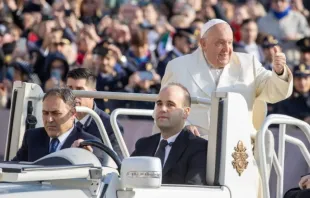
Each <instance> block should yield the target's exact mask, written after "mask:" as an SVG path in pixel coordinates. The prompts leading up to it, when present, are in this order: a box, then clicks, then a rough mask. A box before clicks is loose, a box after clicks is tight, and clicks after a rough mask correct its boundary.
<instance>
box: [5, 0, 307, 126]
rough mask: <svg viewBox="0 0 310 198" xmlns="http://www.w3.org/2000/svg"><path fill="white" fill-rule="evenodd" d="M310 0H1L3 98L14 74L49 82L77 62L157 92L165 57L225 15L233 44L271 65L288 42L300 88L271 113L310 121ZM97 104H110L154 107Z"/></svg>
mask: <svg viewBox="0 0 310 198" xmlns="http://www.w3.org/2000/svg"><path fill="white" fill-rule="evenodd" d="M309 8H310V1H309V0H135V1H134V0H132V1H130V0H0V46H1V49H0V106H1V107H3V108H5V107H6V108H9V105H10V96H11V91H12V84H13V82H14V81H23V82H32V83H37V84H39V85H40V86H41V87H42V89H43V90H44V91H47V90H48V89H51V88H53V87H55V86H64V85H65V81H66V76H67V73H68V71H70V70H72V69H74V68H79V67H84V68H90V69H91V70H92V71H93V72H94V74H95V75H96V76H97V87H96V89H97V90H98V91H115V92H128V93H155V94H157V93H158V91H159V89H160V82H161V78H162V77H163V75H164V72H165V68H166V65H167V63H168V62H169V61H170V60H172V59H174V58H176V57H179V56H183V55H185V54H189V53H191V52H193V51H194V50H195V49H196V48H197V47H198V46H199V38H200V29H201V27H202V26H203V24H204V23H205V22H206V21H208V20H209V19H212V18H220V19H223V20H225V21H227V22H229V23H230V24H231V27H232V29H233V31H234V51H237V52H245V53H250V54H253V55H254V56H255V57H256V58H257V59H259V60H260V62H261V63H262V64H263V66H264V67H265V68H266V69H271V68H272V57H273V54H274V51H273V50H272V49H273V48H272V47H273V46H275V45H277V46H279V47H280V48H281V50H282V51H283V52H284V53H285V54H286V56H287V61H288V64H289V67H290V68H291V69H292V72H293V74H294V77H295V78H294V94H293V95H292V97H291V98H289V99H288V100H286V101H283V102H281V103H279V104H277V105H269V107H268V108H269V112H270V113H284V114H288V115H292V116H295V117H297V118H299V119H303V120H306V121H308V122H310V97H309V90H310V27H309V22H310V12H309ZM180 69H182V66H181V65H180ZM97 105H98V107H99V108H101V109H102V110H104V111H105V112H106V113H110V112H112V111H113V109H115V108H119V107H126V108H141V109H153V108H154V104H153V103H149V102H128V101H110V100H107V99H104V100H98V101H97Z"/></svg>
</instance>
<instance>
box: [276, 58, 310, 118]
mask: <svg viewBox="0 0 310 198" xmlns="http://www.w3.org/2000/svg"><path fill="white" fill-rule="evenodd" d="M293 75H294V92H293V94H292V96H291V97H290V98H288V99H287V100H284V101H282V102H280V103H278V104H277V108H278V113H280V114H284V115H289V116H292V117H295V118H297V119H300V120H303V121H305V122H308V123H309V124H310V95H309V93H310V65H306V64H304V63H301V64H299V65H297V66H295V67H294V69H293Z"/></svg>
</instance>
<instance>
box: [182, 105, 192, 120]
mask: <svg viewBox="0 0 310 198" xmlns="http://www.w3.org/2000/svg"><path fill="white" fill-rule="evenodd" d="M190 111H191V108H190V107H185V108H184V109H183V118H184V119H187V117H188V116H189V113H190Z"/></svg>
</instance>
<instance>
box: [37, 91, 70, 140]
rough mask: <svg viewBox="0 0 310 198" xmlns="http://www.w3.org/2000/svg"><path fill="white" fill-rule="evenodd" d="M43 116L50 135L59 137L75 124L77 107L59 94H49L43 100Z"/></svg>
mask: <svg viewBox="0 0 310 198" xmlns="http://www.w3.org/2000/svg"><path fill="white" fill-rule="evenodd" d="M42 117H43V124H44V128H45V130H46V132H47V134H48V136H49V137H52V138H53V137H59V136H60V135H62V134H63V133H65V132H66V131H68V130H69V129H70V128H71V127H72V126H73V122H74V118H75V109H74V108H73V107H71V106H69V105H68V104H66V103H65V102H64V101H63V100H62V99H61V98H60V97H58V96H48V97H47V98H45V100H44V101H43V110H42Z"/></svg>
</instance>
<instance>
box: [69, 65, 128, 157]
mask: <svg viewBox="0 0 310 198" xmlns="http://www.w3.org/2000/svg"><path fill="white" fill-rule="evenodd" d="M96 83H97V82H96V76H95V75H94V74H93V73H92V72H91V71H90V70H89V69H86V68H77V69H74V70H71V71H69V73H68V75H67V80H66V85H67V87H68V88H69V89H71V90H84V91H95V90H96ZM75 100H76V102H75V105H76V106H85V107H88V108H90V109H93V110H94V111H95V112H96V113H97V114H98V115H99V117H100V119H101V121H102V123H103V125H104V126H105V129H106V131H107V134H108V136H109V139H110V141H111V144H112V147H113V149H114V151H115V152H116V153H117V154H118V155H119V156H120V157H121V158H122V153H121V149H120V147H119V144H118V143H117V139H116V137H115V134H114V132H113V128H112V126H111V122H110V116H109V115H108V114H107V113H106V112H104V111H102V110H101V109H99V108H98V107H97V105H96V103H95V102H94V99H93V98H80V97H76V99H75ZM76 118H77V121H76V126H78V127H80V128H82V129H83V130H84V131H85V132H87V133H89V134H91V135H93V136H95V137H97V138H99V139H100V140H101V142H103V140H102V136H101V134H100V131H99V129H98V126H97V124H96V122H95V120H94V119H92V117H91V116H90V115H88V114H86V113H77V114H76ZM119 127H120V130H121V132H123V127H122V126H119Z"/></svg>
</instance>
